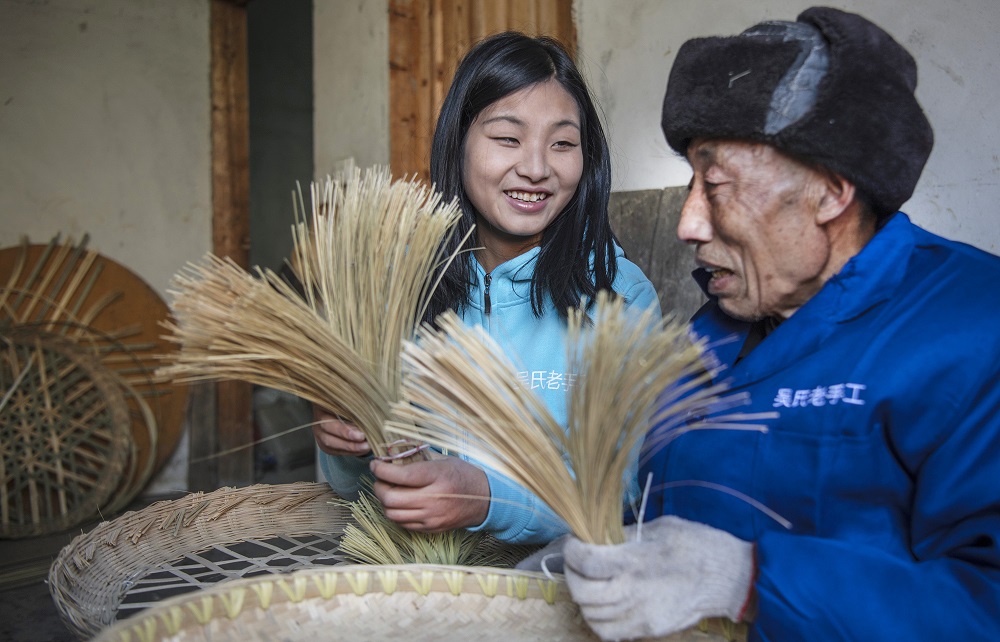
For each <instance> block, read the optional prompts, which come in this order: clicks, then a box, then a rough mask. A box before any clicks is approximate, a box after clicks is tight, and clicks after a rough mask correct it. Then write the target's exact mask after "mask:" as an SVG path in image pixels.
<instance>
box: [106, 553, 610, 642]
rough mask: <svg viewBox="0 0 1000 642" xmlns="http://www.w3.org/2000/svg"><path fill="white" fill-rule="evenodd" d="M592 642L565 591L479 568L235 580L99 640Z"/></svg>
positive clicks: (306, 572)
mask: <svg viewBox="0 0 1000 642" xmlns="http://www.w3.org/2000/svg"><path fill="white" fill-rule="evenodd" d="M168 638H169V639H171V640H209V639H211V640H237V639H239V640H262V641H263V640H318V639H325V640H394V639H402V638H405V639H406V640H471V639H476V640H500V639H503V640H553V641H555V640H595V639H597V638H595V637H594V636H593V634H592V633H590V631H589V629H588V628H587V626H586V624H585V623H584V622H583V620H582V618H581V617H580V615H579V611H578V609H577V608H576V606H575V605H574V604H573V602H572V601H571V600H570V598H569V593H568V591H567V590H566V587H565V584H564V583H563V582H561V581H558V580H550V579H547V578H546V577H545V576H543V575H542V574H540V573H528V572H522V571H511V570H503V569H493V568H481V567H462V566H433V565H423V564H413V565H401V566H365V565H351V566H341V567H333V568H330V569H303V570H300V571H296V572H294V573H291V574H289V575H284V576H271V577H265V578H261V579H250V580H240V581H237V582H230V583H227V584H225V585H220V586H218V587H216V588H215V589H212V590H208V591H202V592H200V593H198V594H192V595H186V596H182V597H180V598H177V599H172V600H168V601H165V602H163V603H162V604H160V605H158V606H157V607H155V608H154V609H150V610H149V611H147V612H145V613H143V614H141V615H139V616H137V617H136V618H133V619H132V620H125V621H122V622H120V623H118V624H117V625H116V626H114V627H112V628H111V629H109V630H107V631H105V632H103V633H102V634H101V635H100V636H99V637H98V638H97V640H100V641H101V642H125V641H126V640H140V639H142V640H165V639H168Z"/></svg>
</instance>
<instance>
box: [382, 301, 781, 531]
mask: <svg viewBox="0 0 1000 642" xmlns="http://www.w3.org/2000/svg"><path fill="white" fill-rule="evenodd" d="M438 326H439V328H440V330H434V329H432V328H430V327H424V328H422V329H421V331H420V332H419V333H418V336H417V340H416V341H413V342H408V343H406V344H405V345H404V347H403V363H404V377H403V401H401V402H399V403H397V404H395V405H394V408H393V419H391V420H390V421H389V425H388V430H389V431H391V432H394V433H397V434H399V435H402V436H405V437H408V438H411V439H420V440H426V441H428V442H430V443H432V444H435V445H438V446H441V447H443V448H447V449H450V450H453V451H456V452H460V453H464V454H467V455H469V456H471V457H474V458H476V459H477V460H479V461H480V462H482V463H483V464H485V465H487V466H490V467H492V468H494V469H496V470H498V471H500V472H501V473H503V474H505V475H507V476H509V477H510V478H511V479H513V480H514V481H516V482H517V483H519V484H521V485H522V486H524V487H525V488H527V489H528V490H530V491H531V492H532V493H534V494H535V495H537V496H538V497H539V498H541V499H542V500H543V501H544V502H545V503H546V504H548V505H549V506H550V507H551V508H552V510H553V511H554V512H555V513H556V514H557V515H559V517H561V518H562V519H564V520H565V521H566V523H567V524H568V525H569V527H570V529H571V530H572V531H573V533H574V534H575V535H576V536H577V537H579V538H580V539H582V540H584V541H586V542H590V543H595V544H619V543H622V542H623V541H624V530H623V526H622V524H623V516H624V510H625V508H624V505H623V502H622V496H623V493H624V483H625V482H624V477H625V475H626V472H627V469H628V467H629V465H630V463H631V462H632V461H634V459H635V457H636V456H637V453H638V450H639V448H640V446H641V444H642V440H643V438H644V437H645V435H646V432H647V430H649V428H650V426H662V430H665V431H666V432H665V433H657V437H656V439H658V440H660V441H662V440H665V439H669V438H671V437H672V436H676V435H677V434H679V433H680V432H682V431H686V430H690V429H696V428H709V427H712V428H739V429H752V430H763V427H761V426H757V425H753V424H747V423H743V422H745V421H747V420H756V419H761V418H763V416H762V415H745V414H739V413H728V414H726V413H727V411H728V410H730V409H731V408H732V407H734V406H735V405H738V404H740V403H742V401H743V399H744V398H743V397H740V396H736V395H729V396H723V394H722V393H723V392H724V390H725V388H724V387H723V386H722V385H707V382H708V381H709V380H710V376H711V372H710V371H709V370H707V369H706V366H705V364H704V360H703V353H704V345H703V344H701V343H698V342H693V341H692V340H691V338H690V337H689V333H688V329H687V325H686V324H682V323H678V322H676V321H673V320H670V319H664V320H662V321H661V320H657V319H656V318H655V317H654V316H653V315H652V314H651V313H649V312H645V313H642V314H641V315H639V316H636V314H635V313H630V312H626V310H625V307H624V302H623V301H622V300H621V299H620V298H611V297H609V296H607V295H606V294H605V293H601V294H599V296H598V298H597V300H596V304H595V308H594V317H593V323H590V319H588V318H587V317H586V316H585V314H584V313H583V312H582V311H581V310H571V312H570V317H569V338H568V342H567V345H568V364H569V366H568V367H569V371H570V372H573V373H575V374H576V384H575V385H574V386H573V387H572V388H571V390H570V393H569V402H568V403H569V406H568V426H567V427H566V428H564V427H562V426H560V425H559V424H558V423H557V422H556V421H555V420H553V418H552V416H551V415H550V414H549V412H548V410H547V409H546V407H545V406H544V404H543V402H542V401H541V399H540V397H538V396H537V395H534V394H532V393H530V391H527V390H525V388H524V387H523V384H522V383H521V382H520V381H519V380H518V378H517V375H516V370H515V368H514V366H513V364H511V363H510V361H509V360H508V359H507V358H506V357H505V356H504V355H503V354H502V353H501V352H500V350H499V348H498V346H497V345H496V344H495V343H494V342H493V341H492V340H491V339H490V337H489V336H488V335H487V334H486V333H485V332H484V331H483V329H482V328H479V327H476V328H469V327H465V326H463V325H462V323H461V322H460V321H459V319H458V318H457V317H456V316H455V315H453V314H450V313H446V314H445V315H442V316H441V317H439V319H438ZM483 390H488V391H490V392H489V394H482V391H483ZM690 418H694V419H692V420H690V422H689V421H688V420H689V419H690Z"/></svg>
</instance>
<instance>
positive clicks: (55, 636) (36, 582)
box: [0, 526, 90, 642]
mask: <svg viewBox="0 0 1000 642" xmlns="http://www.w3.org/2000/svg"><path fill="white" fill-rule="evenodd" d="M89 527H90V526H85V527H83V529H80V528H77V529H74V530H73V531H70V532H66V533H58V534H54V535H46V536H42V537H33V538H27V539H16V540H0V640H9V641H10V642H71V641H75V640H77V639H78V638H77V637H76V635H74V634H73V633H72V632H70V630H69V629H67V628H66V627H65V626H64V625H63V623H62V620H60V619H59V611H58V609H57V608H56V605H55V602H53V601H52V596H51V595H50V594H49V587H48V584H47V583H46V580H47V579H48V574H49V567H50V566H51V565H52V562H53V561H54V560H55V558H56V556H57V555H58V554H59V551H60V550H61V549H62V547H63V546H66V545H67V544H69V543H70V542H71V541H72V540H73V538H74V537H76V536H77V535H79V534H80V533H81V532H84V531H85V530H87V529H88V528H89Z"/></svg>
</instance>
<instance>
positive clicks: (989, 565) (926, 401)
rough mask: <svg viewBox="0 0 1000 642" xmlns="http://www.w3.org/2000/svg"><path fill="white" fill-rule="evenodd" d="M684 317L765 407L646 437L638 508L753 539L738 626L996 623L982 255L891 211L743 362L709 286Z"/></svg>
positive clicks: (998, 374) (964, 629) (996, 389)
mask: <svg viewBox="0 0 1000 642" xmlns="http://www.w3.org/2000/svg"><path fill="white" fill-rule="evenodd" d="M692 329H693V331H694V332H695V333H696V334H697V335H699V336H701V337H704V338H706V339H707V340H708V341H709V342H710V343H712V344H714V345H715V347H714V349H713V352H714V354H715V356H716V357H717V358H718V359H719V361H720V362H721V364H722V365H723V366H725V368H724V369H723V370H722V371H721V372H720V373H719V375H718V379H719V380H727V381H728V382H729V385H730V391H731V392H748V393H750V396H751V401H750V405H749V406H748V407H744V408H741V410H744V411H747V412H771V411H777V412H778V413H779V416H778V418H777V419H773V420H768V421H766V422H765V423H766V427H767V432H743V431H731V430H698V431H691V432H687V433H685V434H683V435H682V436H680V437H678V438H676V439H675V440H673V441H671V442H669V443H668V444H667V445H666V446H665V447H661V448H660V449H659V450H657V451H655V452H652V453H651V454H650V455H649V456H650V457H651V459H650V460H649V461H648V462H646V463H644V464H643V465H642V466H641V469H640V475H639V477H640V481H644V480H645V479H646V475H647V474H648V473H652V475H653V481H652V487H653V488H654V492H653V493H652V494H651V496H650V500H649V507H648V509H647V514H646V519H647V520H648V519H652V518H655V517H656V516H659V515H662V514H675V515H678V516H681V517H684V518H687V519H692V520H696V521H699V522H703V523H706V524H709V525H711V526H714V527H717V528H721V529H724V530H726V531H728V532H730V533H732V534H734V535H736V536H737V537H740V538H743V539H745V540H749V541H753V542H755V543H756V563H757V580H756V590H757V594H758V599H759V603H758V612H757V616H756V620H755V621H754V623H753V625H752V628H751V634H750V637H751V639H753V640H774V641H781V642H785V641H788V640H987V639H993V638H995V637H996V636H997V635H998V631H1000V543H998V539H1000V258H998V257H996V256H993V255H991V254H988V253H986V252H983V251H980V250H977V249H975V248H973V247H970V246H968V245H964V244H960V243H956V242H952V241H948V240H945V239H942V238H940V237H938V236H936V235H934V234H931V233H929V232H927V231H925V230H923V229H921V228H919V227H917V226H916V225H914V224H912V223H911V222H910V220H909V219H908V218H907V217H906V215H905V214H902V213H897V214H896V215H894V216H893V217H892V218H891V219H890V220H889V221H888V223H887V224H886V225H885V226H884V227H883V228H882V229H881V230H880V231H879V232H878V233H877V234H876V235H875V236H874V238H873V239H872V240H871V241H870V242H869V243H868V244H867V245H866V246H865V247H864V248H863V249H862V251H861V252H860V253H859V254H858V255H857V256H855V257H854V258H853V259H851V260H850V261H849V262H848V263H847V264H846V265H845V266H844V268H843V269H842V270H841V271H840V273H839V274H837V275H836V276H834V277H833V278H832V279H830V281H829V282H827V283H826V284H825V285H824V287H823V288H822V289H821V290H820V291H819V292H818V293H817V294H816V295H815V296H814V297H813V298H812V299H810V300H809V301H808V302H807V303H806V304H805V305H804V306H802V307H801V308H800V309H799V310H798V311H796V312H795V313H794V314H793V315H792V316H791V317H790V318H788V319H787V320H785V321H784V322H783V323H781V325H779V326H778V327H777V328H776V329H774V330H773V331H772V332H771V333H770V334H768V335H767V336H766V338H764V340H763V341H762V342H761V343H760V344H759V345H757V346H756V347H755V348H754V349H753V350H752V351H751V352H750V353H749V354H747V355H746V356H745V357H743V358H742V359H740V360H738V361H737V356H738V354H739V352H740V349H741V346H742V344H743V341H744V339H746V337H747V333H748V330H749V324H747V323H742V322H738V321H735V320H733V319H732V318H730V317H728V316H726V315H725V314H724V313H723V312H722V311H721V310H720V309H719V307H718V306H717V305H716V303H715V302H714V301H709V303H707V304H706V305H705V306H704V307H703V308H702V310H700V311H699V313H698V314H697V315H696V316H695V317H694V319H693V320H692ZM732 337H735V339H736V340H735V341H729V342H725V341H724V340H725V339H727V338H732ZM653 441H654V440H653V439H652V438H650V439H648V440H647V443H650V444H651V443H653ZM755 503H759V505H755ZM767 511H773V512H774V514H775V515H774V516H772V515H769V514H768V512H767ZM776 517H780V519H778V518H776ZM781 520H787V522H788V523H787V524H786V525H783V524H782V523H781Z"/></svg>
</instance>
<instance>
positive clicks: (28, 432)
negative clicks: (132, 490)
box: [0, 328, 131, 537]
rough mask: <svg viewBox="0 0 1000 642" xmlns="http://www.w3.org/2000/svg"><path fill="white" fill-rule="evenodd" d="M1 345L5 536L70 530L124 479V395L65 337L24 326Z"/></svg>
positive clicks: (0, 516)
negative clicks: (122, 477)
mask: <svg viewBox="0 0 1000 642" xmlns="http://www.w3.org/2000/svg"><path fill="white" fill-rule="evenodd" d="M0 345H2V350H0V390H2V391H6V392H5V393H4V394H3V397H2V399H0V454H2V456H0V480H2V489H0V490H2V494H0V535H2V536H4V537H29V536H34V535H41V534H45V533H49V532H55V531H59V530H64V529H67V528H70V527H72V526H74V525H76V524H79V523H81V522H83V521H85V520H87V519H89V518H90V517H91V516H92V515H94V514H95V513H96V512H97V511H98V509H99V507H101V506H105V505H107V503H108V501H109V499H110V498H111V497H112V495H113V494H114V492H115V489H116V488H117V487H118V485H119V482H120V481H121V476H122V473H123V471H124V469H125V464H126V461H125V458H126V453H127V452H128V443H129V439H130V431H131V423H130V421H129V412H128V406H127V404H126V401H125V397H124V394H123V392H122V390H121V388H120V386H119V385H118V381H117V378H116V377H115V375H114V374H113V373H112V372H111V371H109V370H108V369H107V368H105V367H104V366H103V365H101V362H100V361H99V359H98V358H97V357H96V356H95V355H94V354H92V353H91V352H89V351H87V350H85V349H83V348H81V347H80V346H79V345H77V344H76V343H75V342H73V341H70V340H68V339H65V338H63V337H62V336H60V335H53V334H49V333H46V332H39V331H34V330H28V329H24V328H21V329H19V331H17V332H13V333H10V332H9V333H7V334H5V335H4V337H3V341H2V344H0Z"/></svg>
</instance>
